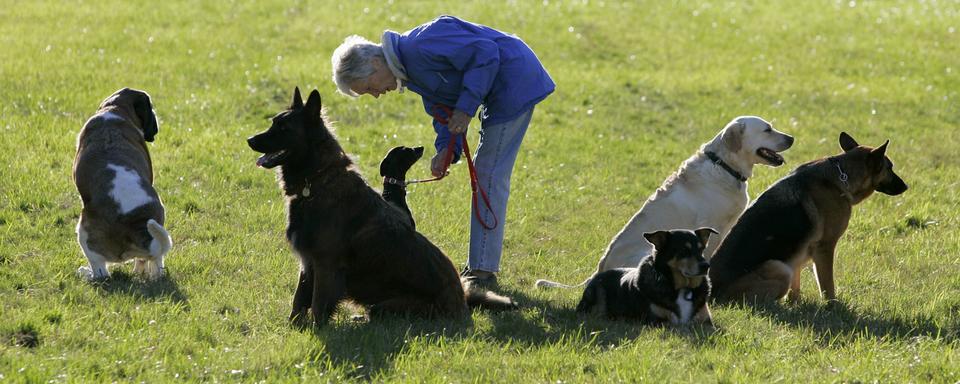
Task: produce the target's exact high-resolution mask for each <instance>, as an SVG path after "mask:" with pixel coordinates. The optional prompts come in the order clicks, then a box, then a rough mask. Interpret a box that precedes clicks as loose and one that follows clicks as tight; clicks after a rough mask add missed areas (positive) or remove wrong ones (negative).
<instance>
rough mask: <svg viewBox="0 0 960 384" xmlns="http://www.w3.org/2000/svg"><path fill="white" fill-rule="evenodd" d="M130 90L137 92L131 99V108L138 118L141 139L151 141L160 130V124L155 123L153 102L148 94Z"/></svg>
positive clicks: (155, 116) (155, 115)
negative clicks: (132, 99)
mask: <svg viewBox="0 0 960 384" xmlns="http://www.w3.org/2000/svg"><path fill="white" fill-rule="evenodd" d="M132 91H134V92H136V94H137V96H136V97H135V98H134V101H133V110H134V112H136V113H137V117H139V118H140V124H141V127H140V128H141V129H142V130H143V140H145V141H150V142H152V141H153V139H154V137H155V136H157V133H158V132H159V131H160V126H159V125H158V124H157V114H156V113H154V112H153V103H152V102H151V101H150V95H148V94H147V93H146V92H144V91H139V90H132Z"/></svg>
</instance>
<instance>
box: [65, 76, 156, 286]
mask: <svg viewBox="0 0 960 384" xmlns="http://www.w3.org/2000/svg"><path fill="white" fill-rule="evenodd" d="M157 130H158V127H157V117H156V115H154V112H153V106H152V104H151V103H150V96H149V95H147V93H146V92H143V91H139V90H135V89H130V88H123V89H121V90H119V91H117V92H115V93H114V94H113V95H110V97H108V98H107V99H106V100H104V101H103V103H101V104H100V108H99V109H98V110H97V113H96V114H95V115H93V117H91V118H90V119H89V120H87V123H86V124H84V126H83V129H82V130H81V131H80V135H79V136H78V137H77V156H76V158H75V159H74V162H73V180H74V182H75V183H76V185H77V191H79V192H80V198H81V199H82V200H83V211H82V212H81V214H80V222H79V223H78V224H77V240H78V241H79V242H80V248H82V249H83V254H84V255H86V256H87V260H88V261H89V262H90V266H89V267H87V266H84V267H80V269H78V270H77V274H78V275H80V276H81V277H83V278H86V279H88V280H93V279H101V278H106V277H109V276H110V272H108V271H107V263H122V262H126V261H130V260H134V259H135V260H136V261H135V264H134V268H133V270H134V272H135V273H143V274H145V275H146V276H147V277H149V278H150V279H155V278H158V277H160V276H162V275H163V272H164V267H163V257H164V255H166V254H167V252H169V251H170V248H171V247H172V246H173V242H172V240H171V239H170V235H169V234H168V233H167V231H166V230H165V229H164V228H163V221H164V210H163V204H161V203H160V196H158V195H157V192H156V191H155V190H154V189H153V164H152V162H151V161H150V152H149V151H148V150H147V145H146V143H145V141H153V138H154V136H155V135H156V134H157Z"/></svg>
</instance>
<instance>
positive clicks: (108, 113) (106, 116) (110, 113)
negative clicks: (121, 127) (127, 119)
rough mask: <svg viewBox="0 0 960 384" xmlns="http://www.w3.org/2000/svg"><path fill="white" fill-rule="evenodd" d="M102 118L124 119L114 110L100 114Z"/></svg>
mask: <svg viewBox="0 0 960 384" xmlns="http://www.w3.org/2000/svg"><path fill="white" fill-rule="evenodd" d="M100 118H101V119H104V120H123V118H122V117H120V115H118V114H116V113H113V112H104V113H101V114H100Z"/></svg>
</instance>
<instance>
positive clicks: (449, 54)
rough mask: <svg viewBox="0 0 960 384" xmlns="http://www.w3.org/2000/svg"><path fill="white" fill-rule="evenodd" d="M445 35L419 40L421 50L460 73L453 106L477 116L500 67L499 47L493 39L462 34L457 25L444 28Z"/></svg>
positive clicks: (427, 55)
mask: <svg viewBox="0 0 960 384" xmlns="http://www.w3.org/2000/svg"><path fill="white" fill-rule="evenodd" d="M444 29H445V30H446V31H445V32H447V33H446V34H443V35H441V34H439V33H438V32H440V31H432V32H433V33H434V35H433V36H432V37H430V38H429V39H427V38H424V39H422V40H421V41H420V42H419V43H418V47H419V50H420V53H421V54H422V55H424V56H426V57H428V58H429V59H430V60H433V61H439V62H447V63H449V64H450V65H451V66H452V67H453V68H454V69H456V70H457V71H460V72H462V73H463V83H462V84H461V87H462V89H461V91H460V97H459V99H458V100H457V105H455V106H454V107H456V109H459V110H460V111H463V112H464V113H466V114H468V115H470V116H476V113H477V108H479V107H480V104H481V103H482V101H483V99H484V98H485V97H486V96H487V93H489V92H490V88H491V87H492V86H493V79H494V78H496V77H497V71H499V70H500V50H499V47H498V46H497V43H495V42H494V41H493V40H490V39H487V38H483V37H479V36H475V35H472V34H468V33H465V32H464V31H462V30H459V29H456V28H444Z"/></svg>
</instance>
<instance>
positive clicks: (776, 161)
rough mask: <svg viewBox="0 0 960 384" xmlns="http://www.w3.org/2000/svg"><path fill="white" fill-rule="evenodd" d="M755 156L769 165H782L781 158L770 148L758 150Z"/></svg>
mask: <svg viewBox="0 0 960 384" xmlns="http://www.w3.org/2000/svg"><path fill="white" fill-rule="evenodd" d="M757 156H760V158H762V159H764V160H766V161H767V162H768V163H770V164H771V165H773V166H775V167H778V166H781V165H783V156H780V154H779V153H777V152H775V151H774V150H772V149H770V148H760V149H758V150H757Z"/></svg>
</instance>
